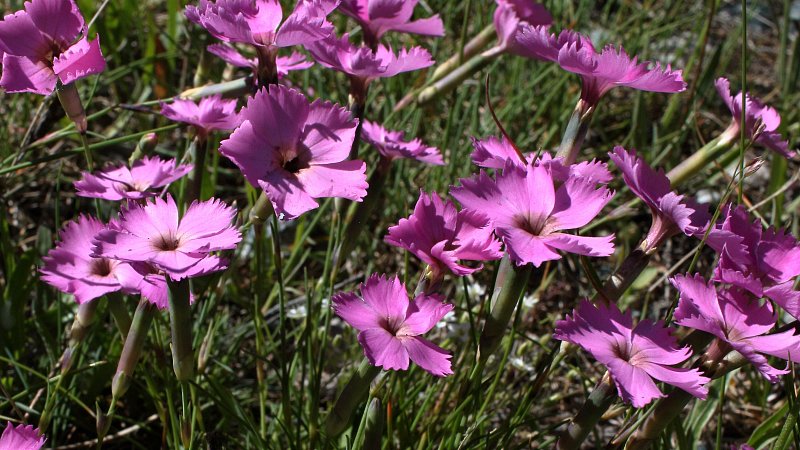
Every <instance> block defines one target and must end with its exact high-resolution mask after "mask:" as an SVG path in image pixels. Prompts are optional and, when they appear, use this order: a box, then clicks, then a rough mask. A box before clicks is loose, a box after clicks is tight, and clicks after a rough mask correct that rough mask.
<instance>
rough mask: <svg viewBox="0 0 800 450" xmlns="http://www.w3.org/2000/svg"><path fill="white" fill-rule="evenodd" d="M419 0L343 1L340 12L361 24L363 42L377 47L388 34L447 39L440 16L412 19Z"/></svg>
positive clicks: (371, 46)
mask: <svg viewBox="0 0 800 450" xmlns="http://www.w3.org/2000/svg"><path fill="white" fill-rule="evenodd" d="M417 3H418V0H343V1H342V3H341V4H340V5H339V11H341V12H343V13H344V14H347V15H348V16H350V17H352V18H353V19H355V20H356V22H358V24H359V25H361V32H362V33H364V42H365V43H366V44H367V46H369V47H370V48H377V46H378V42H379V41H380V39H381V37H382V36H383V35H384V34H386V33H387V32H389V31H398V32H401V33H413V34H421V35H424V36H444V24H443V23H442V19H441V18H440V17H439V15H438V14H435V15H433V16H431V17H428V18H425V19H419V20H413V21H412V20H411V15H412V13H413V12H414V8H415V7H416V6H417Z"/></svg>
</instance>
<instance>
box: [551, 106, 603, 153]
mask: <svg viewBox="0 0 800 450" xmlns="http://www.w3.org/2000/svg"><path fill="white" fill-rule="evenodd" d="M593 113H594V107H592V106H591V105H590V104H589V103H587V102H586V101H584V100H583V99H580V100H578V104H577V105H575V109H573V110H572V115H571V116H570V117H569V122H568V123H567V129H566V130H564V136H563V137H562V138H561V144H560V145H559V146H558V152H557V153H556V157H557V158H559V157H560V158H564V164H566V165H571V164H573V163H574V162H575V160H576V159H578V152H580V150H581V147H582V146H583V141H584V139H586V133H588V132H589V124H590V123H591V122H592V115H593Z"/></svg>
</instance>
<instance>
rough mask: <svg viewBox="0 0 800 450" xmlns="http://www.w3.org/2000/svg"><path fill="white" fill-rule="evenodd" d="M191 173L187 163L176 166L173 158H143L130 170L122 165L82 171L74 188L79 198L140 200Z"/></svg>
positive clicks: (190, 167)
mask: <svg viewBox="0 0 800 450" xmlns="http://www.w3.org/2000/svg"><path fill="white" fill-rule="evenodd" d="M191 170H192V165H191V164H181V165H178V166H176V165H175V160H174V159H167V160H163V159H161V158H159V157H152V158H151V157H149V156H145V157H144V158H142V159H140V160H137V161H136V162H134V163H133V165H132V166H131V167H130V168H128V167H127V166H125V165H122V166H112V167H108V168H105V169H103V170H100V171H98V172H95V173H89V172H83V174H82V175H83V176H82V177H81V179H80V180H78V181H76V182H75V189H76V190H77V194H78V195H79V196H81V197H94V198H102V199H104V200H112V201H118V200H123V199H127V200H141V199H143V198H147V197H152V196H154V195H156V194H157V193H156V192H154V191H153V190H152V189H156V188H160V187H164V186H166V185H168V184H170V183H172V182H173V181H175V180H177V179H179V178H181V177H182V176H184V175H186V174H187V173H189V172H190V171H191Z"/></svg>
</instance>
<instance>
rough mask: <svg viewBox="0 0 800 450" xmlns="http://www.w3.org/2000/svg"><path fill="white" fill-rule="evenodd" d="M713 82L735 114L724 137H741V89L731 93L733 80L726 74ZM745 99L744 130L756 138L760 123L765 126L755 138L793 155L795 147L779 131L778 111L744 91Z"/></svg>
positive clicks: (772, 147)
mask: <svg viewBox="0 0 800 450" xmlns="http://www.w3.org/2000/svg"><path fill="white" fill-rule="evenodd" d="M714 85H715V86H716V87H717V92H718V93H719V96H720V97H722V100H723V101H724V102H725V105H726V106H727V107H728V110H730V112H731V115H732V116H733V117H732V118H731V124H730V125H729V126H728V128H727V129H726V130H725V132H724V133H723V137H725V138H727V139H731V140H733V139H738V137H739V133H740V131H739V130H740V129H741V126H742V93H741V92H739V93H738V94H736V97H732V96H731V84H730V82H729V81H728V80H727V79H726V78H717V81H716V82H715V83H714ZM744 99H745V100H744V104H745V106H744V114H745V133H746V134H747V135H748V136H749V137H750V139H753V137H754V135H755V133H756V129H757V128H758V126H759V125H761V126H763V130H761V133H760V134H759V135H758V136H757V137H756V140H755V142H756V143H758V144H761V145H763V146H764V147H767V148H769V149H770V150H772V151H774V152H776V153H778V154H780V155H782V156H784V157H786V158H791V157H793V156H794V155H795V151H794V150H789V141H787V140H786V139H783V136H781V135H780V133H778V131H777V130H778V127H779V126H780V124H781V116H780V114H778V111H776V110H775V108H773V107H771V106H769V105H765V104H764V103H762V102H761V100H759V99H757V98H755V97H751V96H750V94H745V95H744Z"/></svg>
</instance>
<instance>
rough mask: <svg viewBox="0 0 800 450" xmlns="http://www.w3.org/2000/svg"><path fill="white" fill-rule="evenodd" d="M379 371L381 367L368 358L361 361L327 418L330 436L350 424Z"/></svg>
mask: <svg viewBox="0 0 800 450" xmlns="http://www.w3.org/2000/svg"><path fill="white" fill-rule="evenodd" d="M379 373H381V368H380V367H376V366H373V365H372V364H370V363H369V361H367V360H366V359H365V360H363V361H362V362H361V365H359V366H358V369H356V371H355V372H354V373H353V375H352V376H351V377H350V380H348V382H347V385H345V387H344V390H343V391H342V393H341V394H339V397H338V398H337V399H336V403H335V404H334V405H333V408H332V409H331V412H330V413H329V414H328V418H327V419H326V420H325V433H326V434H327V435H328V436H329V437H335V436H338V435H340V434H342V432H343V431H344V430H345V429H346V428H347V427H348V426H349V425H350V419H351V417H353V413H354V412H355V410H356V408H358V405H360V404H361V403H362V402H363V401H364V400H365V399H366V398H367V396H368V395H369V387H370V383H372V380H374V379H375V377H377V376H378V374H379Z"/></svg>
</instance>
